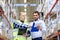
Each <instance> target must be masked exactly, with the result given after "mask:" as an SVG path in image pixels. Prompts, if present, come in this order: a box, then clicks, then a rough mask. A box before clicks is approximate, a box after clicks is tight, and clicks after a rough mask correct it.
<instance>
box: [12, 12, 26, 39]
mask: <svg viewBox="0 0 60 40" xmlns="http://www.w3.org/2000/svg"><path fill="white" fill-rule="evenodd" d="M25 18H26V14H25V12H20V14H19V20H16V22H13V24H12V28H13V30H14V32H13V36H14V40H26V30H27V28H26V27H24V28H22V27H23V25H24V26H26V25H27V22H25ZM16 24H17V25H16ZM21 24H22V25H21Z"/></svg>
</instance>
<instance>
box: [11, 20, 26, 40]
mask: <svg viewBox="0 0 60 40" xmlns="http://www.w3.org/2000/svg"><path fill="white" fill-rule="evenodd" d="M17 22H19V23H20V21H19V20H17ZM24 24H27V22H24ZM11 26H12V29H13V36H14V40H26V37H23V36H18V35H17V34H18V29H14V26H13V23H12V24H11Z"/></svg>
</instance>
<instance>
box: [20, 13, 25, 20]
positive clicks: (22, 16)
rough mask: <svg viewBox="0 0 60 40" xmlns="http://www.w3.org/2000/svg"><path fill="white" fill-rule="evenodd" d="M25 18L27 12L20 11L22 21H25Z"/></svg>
mask: <svg viewBox="0 0 60 40" xmlns="http://www.w3.org/2000/svg"><path fill="white" fill-rule="evenodd" d="M25 18H26V14H25V12H20V14H19V19H20V20H22V21H24V20H25Z"/></svg>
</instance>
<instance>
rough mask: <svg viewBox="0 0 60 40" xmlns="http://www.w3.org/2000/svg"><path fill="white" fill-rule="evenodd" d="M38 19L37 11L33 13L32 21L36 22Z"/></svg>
mask: <svg viewBox="0 0 60 40" xmlns="http://www.w3.org/2000/svg"><path fill="white" fill-rule="evenodd" d="M39 17H40V13H39V12H38V11H35V12H33V19H34V20H37V19H38V18H39Z"/></svg>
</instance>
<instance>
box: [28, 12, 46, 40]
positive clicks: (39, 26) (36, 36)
mask: <svg viewBox="0 0 60 40" xmlns="http://www.w3.org/2000/svg"><path fill="white" fill-rule="evenodd" d="M39 17H40V13H39V12H38V11H35V12H34V13H33V22H31V23H30V24H29V26H30V27H31V37H32V40H42V33H43V32H46V26H45V23H44V21H42V20H40V19H39Z"/></svg>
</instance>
